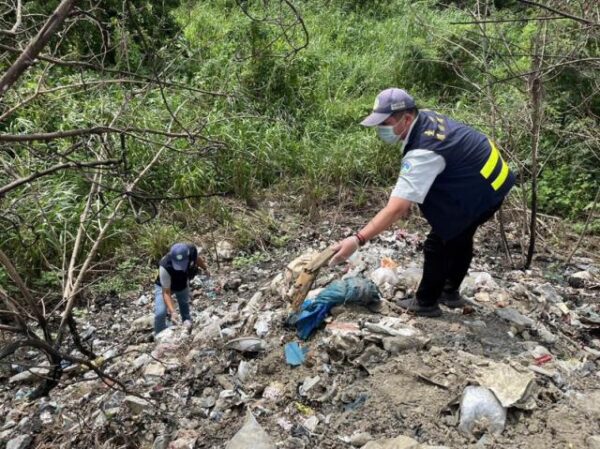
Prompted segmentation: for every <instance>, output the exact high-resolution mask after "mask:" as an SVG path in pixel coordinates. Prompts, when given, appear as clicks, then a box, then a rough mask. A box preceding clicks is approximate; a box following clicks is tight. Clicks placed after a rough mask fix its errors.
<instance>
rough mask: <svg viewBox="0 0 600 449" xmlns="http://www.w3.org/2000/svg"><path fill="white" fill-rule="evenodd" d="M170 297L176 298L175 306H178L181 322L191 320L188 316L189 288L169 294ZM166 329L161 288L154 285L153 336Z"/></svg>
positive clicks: (164, 306)
mask: <svg viewBox="0 0 600 449" xmlns="http://www.w3.org/2000/svg"><path fill="white" fill-rule="evenodd" d="M171 293H172V296H175V298H177V304H178V305H179V313H180V314H181V321H185V320H190V321H191V320H192V317H191V315H190V304H189V300H190V289H189V287H188V288H186V289H185V290H180V291H178V292H171ZM166 328H167V306H166V304H165V300H164V298H163V293H162V287H161V286H160V285H156V284H155V285H154V334H158V333H159V332H162V331H164V330H165V329H166Z"/></svg>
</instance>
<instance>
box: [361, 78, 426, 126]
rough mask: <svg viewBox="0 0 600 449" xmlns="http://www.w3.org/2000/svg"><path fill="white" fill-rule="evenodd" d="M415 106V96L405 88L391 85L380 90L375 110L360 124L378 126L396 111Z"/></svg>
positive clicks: (374, 106)
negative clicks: (409, 93)
mask: <svg viewBox="0 0 600 449" xmlns="http://www.w3.org/2000/svg"><path fill="white" fill-rule="evenodd" d="M414 107H416V106H415V100H414V98H413V97H411V96H410V95H408V93H406V91H405V90H404V89H398V88H397V87H390V88H389V89H386V90H382V91H381V92H379V94H378V95H377V97H376V98H375V104H374V105H373V112H372V113H371V114H370V115H369V116H368V117H367V118H365V119H364V120H363V121H362V122H360V124H361V125H363V126H377V125H380V124H381V122H383V121H384V120H385V119H386V118H388V117H389V116H390V115H392V114H393V113H394V112H398V111H404V110H406V109H412V108H414Z"/></svg>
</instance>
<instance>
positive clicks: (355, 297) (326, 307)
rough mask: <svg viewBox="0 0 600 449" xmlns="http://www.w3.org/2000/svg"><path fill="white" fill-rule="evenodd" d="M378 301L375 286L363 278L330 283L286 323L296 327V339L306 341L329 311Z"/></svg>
mask: <svg viewBox="0 0 600 449" xmlns="http://www.w3.org/2000/svg"><path fill="white" fill-rule="evenodd" d="M379 301H380V294H379V290H378V289H377V286H376V285H375V284H374V283H373V282H372V281H370V280H368V279H365V278H363V277H351V278H347V279H342V280H340V281H335V282H332V283H331V284H330V285H329V286H328V287H327V288H325V289H324V290H323V291H322V292H321V293H319V294H318V295H317V297H316V298H314V299H307V300H305V301H304V302H303V303H302V306H301V307H300V310H299V311H298V312H296V313H294V314H292V315H291V316H290V317H289V319H288V323H290V324H291V325H293V326H295V327H296V331H297V334H298V337H300V338H301V339H303V340H306V339H308V338H309V337H310V336H311V334H312V333H313V331H314V330H315V329H316V328H318V327H319V326H320V325H321V323H323V321H325V318H327V315H329V312H330V311H331V309H333V308H334V307H335V306H339V305H341V304H346V303H349V304H360V305H370V304H374V303H377V302H379Z"/></svg>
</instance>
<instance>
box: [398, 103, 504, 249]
mask: <svg viewBox="0 0 600 449" xmlns="http://www.w3.org/2000/svg"><path fill="white" fill-rule="evenodd" d="M416 149H421V150H430V151H434V152H435V153H437V154H439V155H440V156H442V157H443V158H444V160H445V161H446V168H445V169H444V171H442V172H441V173H440V174H439V175H438V176H437V177H436V178H435V181H433V184H432V185H431V188H430V189H429V192H428V193H427V196H426V197H425V200H424V201H423V204H419V208H420V209H421V212H423V215H425V218H427V221H428V222H429V224H430V225H431V228H432V230H433V232H435V233H436V234H438V235H439V236H440V237H442V238H443V239H444V240H449V239H451V238H453V237H456V236H457V235H458V234H460V233H461V232H462V231H464V230H465V229H467V227H469V226H470V225H471V224H472V223H473V222H475V221H476V220H477V219H478V218H479V217H480V216H481V215H483V214H484V213H486V212H489V211H490V210H491V209H493V208H495V207H497V206H498V205H499V204H500V202H502V200H503V199H504V197H505V196H506V194H507V193H508V192H509V190H510V189H511V187H512V186H513V185H514V184H515V176H514V174H513V173H512V172H511V170H510V168H509V167H508V165H507V164H506V162H504V160H503V159H502V156H500V153H499V151H498V149H497V148H496V146H495V145H494V143H493V142H492V141H491V140H489V139H488V138H487V137H486V136H485V135H483V134H481V133H480V132H478V131H476V130H474V129H473V128H470V127H469V126H466V125H463V124H462V123H458V122H455V121H454V120H451V119H450V118H448V117H446V116H444V115H441V114H438V113H437V112H433V111H429V110H422V111H421V112H420V113H419V116H418V118H417V122H416V123H415V125H414V127H413V129H412V131H411V134H410V137H409V139H408V142H407V143H406V146H405V147H404V154H405V155H406V154H407V153H408V152H409V151H411V150H416Z"/></svg>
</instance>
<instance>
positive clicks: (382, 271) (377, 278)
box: [371, 268, 398, 287]
mask: <svg viewBox="0 0 600 449" xmlns="http://www.w3.org/2000/svg"><path fill="white" fill-rule="evenodd" d="M371 280H372V281H373V282H375V285H377V287H382V286H383V284H386V283H387V284H389V285H391V286H392V287H394V286H396V285H397V284H398V275H397V274H396V272H395V271H394V270H393V269H391V268H377V269H376V270H375V271H373V272H372V273H371Z"/></svg>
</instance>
